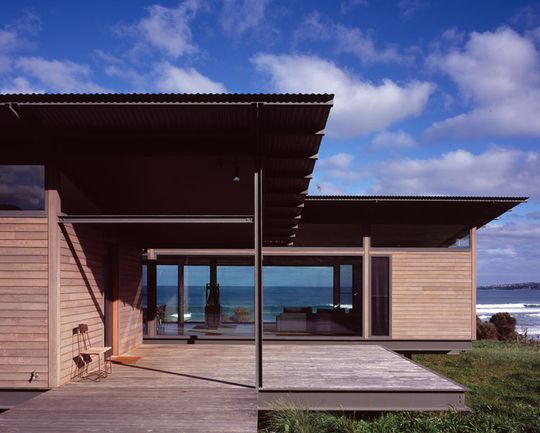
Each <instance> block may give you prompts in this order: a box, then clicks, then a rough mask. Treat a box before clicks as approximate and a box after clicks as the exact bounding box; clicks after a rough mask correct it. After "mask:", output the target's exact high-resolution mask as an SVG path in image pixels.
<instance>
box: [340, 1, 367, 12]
mask: <svg viewBox="0 0 540 433" xmlns="http://www.w3.org/2000/svg"><path fill="white" fill-rule="evenodd" d="M368 4H369V2H368V0H342V1H341V13H342V14H347V13H349V12H350V11H351V10H353V9H354V8H356V7H358V6H367V5H368Z"/></svg>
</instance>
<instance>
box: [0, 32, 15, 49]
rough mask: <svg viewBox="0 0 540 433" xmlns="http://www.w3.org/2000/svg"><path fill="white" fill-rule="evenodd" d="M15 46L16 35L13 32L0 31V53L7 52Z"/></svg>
mask: <svg viewBox="0 0 540 433" xmlns="http://www.w3.org/2000/svg"><path fill="white" fill-rule="evenodd" d="M16 44H17V34H16V33H15V32H13V31H8V30H2V29H0V51H4V52H5V51H9V50H11V49H12V48H13V47H15V46H16Z"/></svg>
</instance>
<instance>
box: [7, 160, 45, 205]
mask: <svg viewBox="0 0 540 433" xmlns="http://www.w3.org/2000/svg"><path fill="white" fill-rule="evenodd" d="M6 210H30V211H39V210H45V167H44V166H43V165H0V211H6Z"/></svg>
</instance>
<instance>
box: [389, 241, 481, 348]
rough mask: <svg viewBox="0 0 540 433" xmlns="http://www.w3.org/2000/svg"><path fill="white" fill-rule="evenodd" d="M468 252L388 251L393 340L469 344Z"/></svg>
mask: <svg viewBox="0 0 540 433" xmlns="http://www.w3.org/2000/svg"><path fill="white" fill-rule="evenodd" d="M471 254H472V253H471V251H441V252H434V251H430V252H411V251H406V252H405V251H403V252H397V251H392V252H391V253H390V254H389V255H391V257H392V283H391V284H392V338H393V339H418V340H424V339H434V340H444V339H448V340H471V339H472V338H474V337H473V329H472V321H471V317H472V315H474V314H475V308H476V306H475V305H473V303H472V284H471V281H472V279H473V270H472V260H471Z"/></svg>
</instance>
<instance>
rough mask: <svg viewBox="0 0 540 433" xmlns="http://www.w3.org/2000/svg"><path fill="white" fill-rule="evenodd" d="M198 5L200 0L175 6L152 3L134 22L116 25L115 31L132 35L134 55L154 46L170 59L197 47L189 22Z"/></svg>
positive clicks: (193, 50) (199, 5) (192, 50)
mask: <svg viewBox="0 0 540 433" xmlns="http://www.w3.org/2000/svg"><path fill="white" fill-rule="evenodd" d="M201 4H202V3H201V1H199V0H184V1H183V2H181V3H180V4H179V5H178V6H177V7H175V8H168V7H165V6H160V5H153V6H150V7H148V8H147V15H146V16H145V17H143V18H141V19H140V20H139V21H137V22H136V23H134V24H131V25H119V26H116V27H115V29H114V30H115V31H116V33H118V34H119V35H130V36H132V37H133V38H135V40H136V44H135V46H134V48H133V53H135V54H137V53H138V52H140V51H144V52H148V51H149V50H150V49H157V50H159V51H160V52H162V53H163V54H165V55H167V56H169V57H171V58H178V57H180V56H182V55H184V54H189V53H193V52H195V51H196V50H197V45H196V44H195V43H194V42H193V40H192V33H191V27H190V23H191V21H192V20H193V19H194V18H195V15H196V13H197V11H198V10H199V9H200V7H201Z"/></svg>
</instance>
